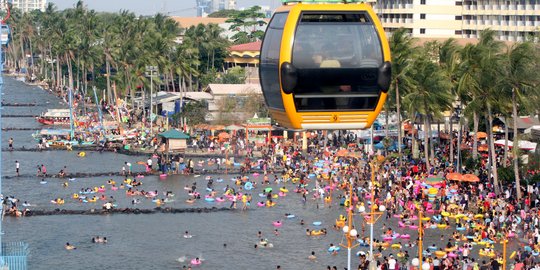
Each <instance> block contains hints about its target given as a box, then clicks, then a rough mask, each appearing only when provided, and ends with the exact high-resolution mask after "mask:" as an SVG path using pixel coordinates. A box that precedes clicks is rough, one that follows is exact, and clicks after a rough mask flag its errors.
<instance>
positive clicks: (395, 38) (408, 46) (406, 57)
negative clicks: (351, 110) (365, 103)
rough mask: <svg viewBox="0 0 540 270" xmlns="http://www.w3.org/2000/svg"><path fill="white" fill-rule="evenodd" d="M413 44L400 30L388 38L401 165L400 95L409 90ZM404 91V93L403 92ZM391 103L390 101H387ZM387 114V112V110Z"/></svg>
mask: <svg viewBox="0 0 540 270" xmlns="http://www.w3.org/2000/svg"><path fill="white" fill-rule="evenodd" d="M414 42H416V40H415V39H414V38H412V37H411V36H410V35H409V34H408V33H407V30H406V29H404V28H400V29H398V30H397V31H395V32H394V33H392V36H390V50H391V51H392V84H391V87H390V93H389V96H395V99H394V102H395V107H396V111H397V123H398V125H397V126H398V143H397V145H398V156H399V157H400V158H399V164H400V165H401V161H402V159H401V144H402V141H403V139H402V134H401V133H402V132H401V94H400V88H401V91H402V92H405V93H407V92H408V91H407V90H408V89H409V88H411V85H412V82H411V69H412V68H413V62H414V57H415V55H416V53H417V51H418V49H417V47H415V45H414ZM404 90H405V91H404ZM389 101H390V102H392V99H390V100H389ZM387 112H388V110H387Z"/></svg>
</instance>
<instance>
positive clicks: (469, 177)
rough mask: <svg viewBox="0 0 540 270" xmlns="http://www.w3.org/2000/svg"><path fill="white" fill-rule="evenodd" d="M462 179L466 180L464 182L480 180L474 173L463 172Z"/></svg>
mask: <svg viewBox="0 0 540 270" xmlns="http://www.w3.org/2000/svg"><path fill="white" fill-rule="evenodd" d="M463 181H466V182H478V181H480V178H478V176H476V175H474V174H470V173H468V174H464V175H463Z"/></svg>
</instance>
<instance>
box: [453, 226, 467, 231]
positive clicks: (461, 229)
mask: <svg viewBox="0 0 540 270" xmlns="http://www.w3.org/2000/svg"><path fill="white" fill-rule="evenodd" d="M466 229H467V228H465V227H457V228H456V230H458V231H464V230H466Z"/></svg>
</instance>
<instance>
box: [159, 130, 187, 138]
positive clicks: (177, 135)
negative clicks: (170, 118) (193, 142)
mask: <svg viewBox="0 0 540 270" xmlns="http://www.w3.org/2000/svg"><path fill="white" fill-rule="evenodd" d="M159 136H161V137H163V138H165V139H181V140H182V139H183V140H187V139H189V135H187V134H185V133H184V132H181V131H178V130H176V129H171V130H168V131H165V132H163V133H159Z"/></svg>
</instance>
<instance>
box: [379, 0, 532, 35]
mask: <svg viewBox="0 0 540 270" xmlns="http://www.w3.org/2000/svg"><path fill="white" fill-rule="evenodd" d="M370 2H371V1H370ZM374 9H375V11H376V12H377V13H378V14H379V18H380V19H381V22H382V24H383V26H384V28H385V30H386V32H387V33H391V32H393V31H395V30H396V29H398V28H401V27H403V28H406V29H408V31H409V32H410V33H411V34H412V35H413V36H414V37H419V38H449V37H454V38H477V37H478V36H479V33H480V31H481V30H483V29H487V28H490V29H492V30H495V31H496V32H497V37H498V38H499V39H500V40H504V41H522V40H524V39H525V38H526V37H527V36H528V35H533V34H535V33H537V32H538V31H540V0H377V2H376V3H374Z"/></svg>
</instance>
